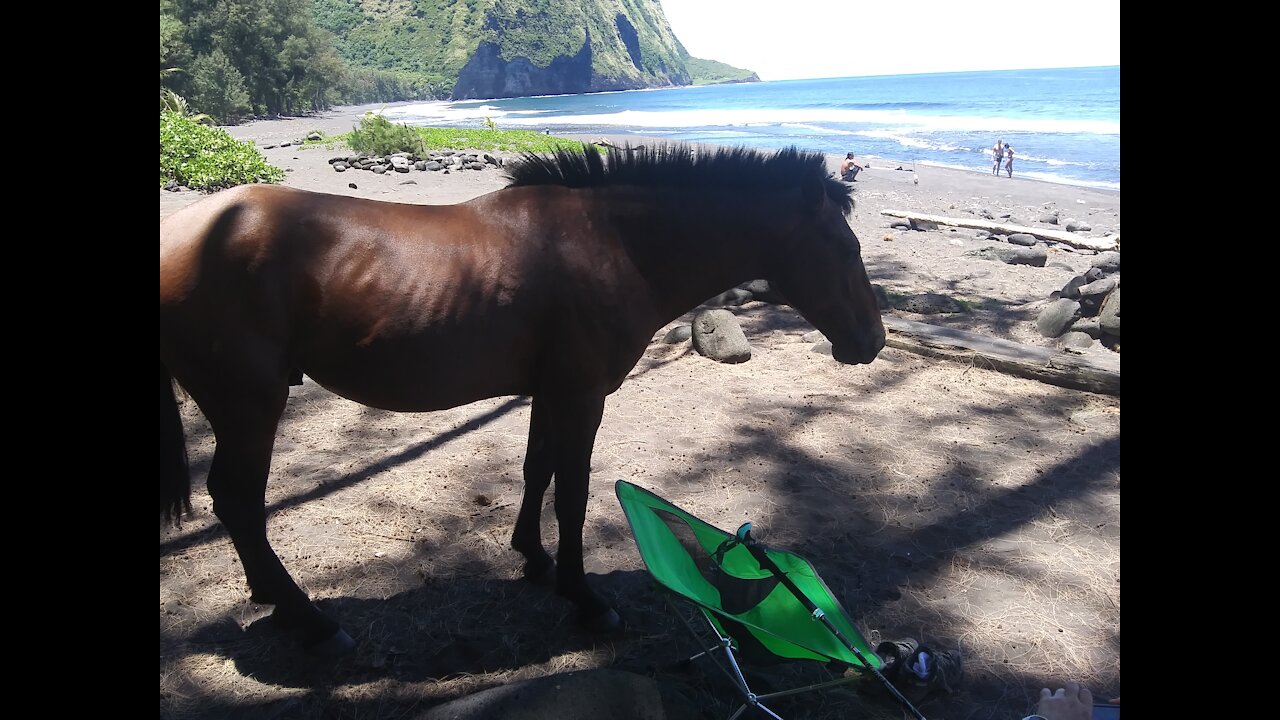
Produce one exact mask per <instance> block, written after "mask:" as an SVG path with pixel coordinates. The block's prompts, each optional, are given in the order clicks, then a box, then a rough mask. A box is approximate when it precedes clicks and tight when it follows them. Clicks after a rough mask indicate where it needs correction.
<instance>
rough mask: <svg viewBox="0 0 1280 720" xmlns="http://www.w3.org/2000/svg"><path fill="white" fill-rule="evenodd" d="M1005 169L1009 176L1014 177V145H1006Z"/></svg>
mask: <svg viewBox="0 0 1280 720" xmlns="http://www.w3.org/2000/svg"><path fill="white" fill-rule="evenodd" d="M1004 171H1005V172H1007V173H1009V177H1013V146H1012V145H1005V146H1004Z"/></svg>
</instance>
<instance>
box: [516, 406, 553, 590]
mask: <svg viewBox="0 0 1280 720" xmlns="http://www.w3.org/2000/svg"><path fill="white" fill-rule="evenodd" d="M529 415H530V417H529V447H528V450H527V451H526V452H525V456H524V499H523V500H522V501H521V503H520V514H519V515H518V516H517V517H516V529H515V532H514V533H512V535H511V547H513V548H515V549H516V550H518V551H519V552H520V554H521V555H524V558H525V563H524V576H525V577H526V578H528V579H529V580H532V581H534V582H539V583H541V582H544V581H546V582H548V583H549V582H550V581H551V580H553V579H554V571H555V566H556V564H555V561H554V560H552V559H551V556H550V555H548V554H547V551H546V549H544V548H543V547H542V517H541V516H542V498H543V496H544V495H545V494H546V492H547V486H549V485H550V484H551V475H552V473H554V472H555V467H556V466H555V453H554V449H553V448H552V446H551V433H550V432H549V427H548V421H549V416H548V412H547V408H546V402H545V401H543V400H541V399H539V398H538V397H537V396H535V397H534V398H533V408H532V409H531V411H530V413H529Z"/></svg>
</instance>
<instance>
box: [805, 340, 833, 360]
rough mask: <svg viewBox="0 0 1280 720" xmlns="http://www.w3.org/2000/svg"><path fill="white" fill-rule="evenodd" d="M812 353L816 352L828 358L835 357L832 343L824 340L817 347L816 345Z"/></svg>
mask: <svg viewBox="0 0 1280 720" xmlns="http://www.w3.org/2000/svg"><path fill="white" fill-rule="evenodd" d="M810 352H816V353H818V354H819V355H826V356H828V357H833V355H832V350H831V343H830V342H829V341H827V340H823V341H822V342H820V343H818V344H817V345H814V346H813V349H812V350H811V351H810Z"/></svg>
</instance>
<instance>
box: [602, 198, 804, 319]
mask: <svg viewBox="0 0 1280 720" xmlns="http://www.w3.org/2000/svg"><path fill="white" fill-rule="evenodd" d="M780 225H781V223H780V222H779V220H778V218H776V217H774V216H772V215H771V214H770V213H769V212H768V209H767V208H765V207H760V206H758V205H755V206H753V205H752V204H751V203H750V201H749V200H745V199H739V200H738V201H736V202H732V203H727V202H725V200H724V199H723V198H720V199H714V198H713V199H711V200H709V201H708V202H707V203H706V204H705V205H701V206H699V208H698V210H697V211H696V212H687V211H682V210H681V209H680V206H679V205H675V206H674V207H673V209H671V210H667V211H665V212H659V213H656V214H654V215H651V216H648V217H646V218H645V219H644V220H638V221H637V222H634V223H628V224H627V227H628V229H629V237H628V240H627V243H628V245H629V246H630V250H631V253H632V258H633V260H634V261H635V263H636V266H637V267H638V268H639V269H640V271H641V273H642V274H643V275H644V276H645V279H646V281H647V282H648V284H649V286H650V289H651V293H652V297H653V298H654V299H655V302H656V303H657V305H658V311H659V316H660V317H659V319H660V320H661V324H660V325H659V327H661V325H665V324H666V323H668V322H670V321H671V320H674V319H675V318H677V317H679V316H681V315H683V314H685V313H686V312H688V311H689V310H691V309H693V308H695V307H697V306H698V305H700V304H701V303H703V302H705V301H706V300H708V299H710V298H712V297H715V296H716V295H718V294H719V293H721V292H724V291H725V290H728V289H730V288H733V287H736V286H737V285H740V284H742V283H744V282H747V281H750V280H755V279H758V278H766V277H768V275H769V274H770V273H769V271H770V268H769V267H768V265H769V264H770V259H771V258H773V257H776V255H777V253H776V252H773V251H772V248H771V247H770V244H771V243H776V242H778V241H781V240H782V238H781V237H780V235H781V234H782V233H781V232H780V231H779V230H777V228H778V227H779V226H780Z"/></svg>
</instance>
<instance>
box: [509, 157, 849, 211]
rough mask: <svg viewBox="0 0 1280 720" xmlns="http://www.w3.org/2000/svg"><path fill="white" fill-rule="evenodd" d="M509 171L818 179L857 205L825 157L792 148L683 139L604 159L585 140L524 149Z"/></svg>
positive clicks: (786, 184)
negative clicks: (697, 144) (705, 144)
mask: <svg viewBox="0 0 1280 720" xmlns="http://www.w3.org/2000/svg"><path fill="white" fill-rule="evenodd" d="M506 172H507V177H509V178H510V179H511V182H510V183H509V184H508V187H518V186H522V185H563V186H566V187H573V188H590V187H606V186H609V185H645V186H651V187H652V186H662V187H672V186H675V187H699V188H703V187H721V188H729V189H743V190H747V189H774V188H776V189H784V188H794V187H798V186H803V185H805V184H807V183H810V182H813V181H814V180H815V179H816V180H817V181H819V182H820V183H821V184H822V187H823V189H824V190H825V191H826V193H827V197H828V198H830V199H831V200H833V201H834V202H836V203H838V204H839V206H840V209H841V211H842V212H844V214H845V215H848V214H849V213H850V212H851V211H852V210H853V188H852V187H851V186H849V185H846V184H845V183H842V182H840V181H839V180H837V179H836V178H835V177H834V176H833V175H832V174H831V173H830V172H829V171H828V170H827V159H826V157H825V156H824V155H822V154H821V153H817V152H807V151H802V150H797V149H796V148H794V147H790V148H786V149H784V150H780V151H778V152H776V153H764V152H761V151H759V150H753V149H750V148H741V147H721V148H716V149H715V150H706V149H700V148H694V147H693V146H690V145H685V144H682V143H680V144H660V145H656V146H640V147H634V148H633V147H629V146H628V147H622V148H618V147H613V148H610V150H609V156H608V159H607V161H606V159H605V158H604V157H602V156H601V154H600V153H598V152H596V149H595V148H594V147H592V146H590V145H585V144H584V145H583V146H582V149H580V150H579V149H574V150H557V151H555V153H554V154H550V155H546V154H538V153H524V154H523V155H521V157H520V158H519V159H518V160H516V161H515V162H513V163H512V164H510V165H508V166H507V171H506Z"/></svg>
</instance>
